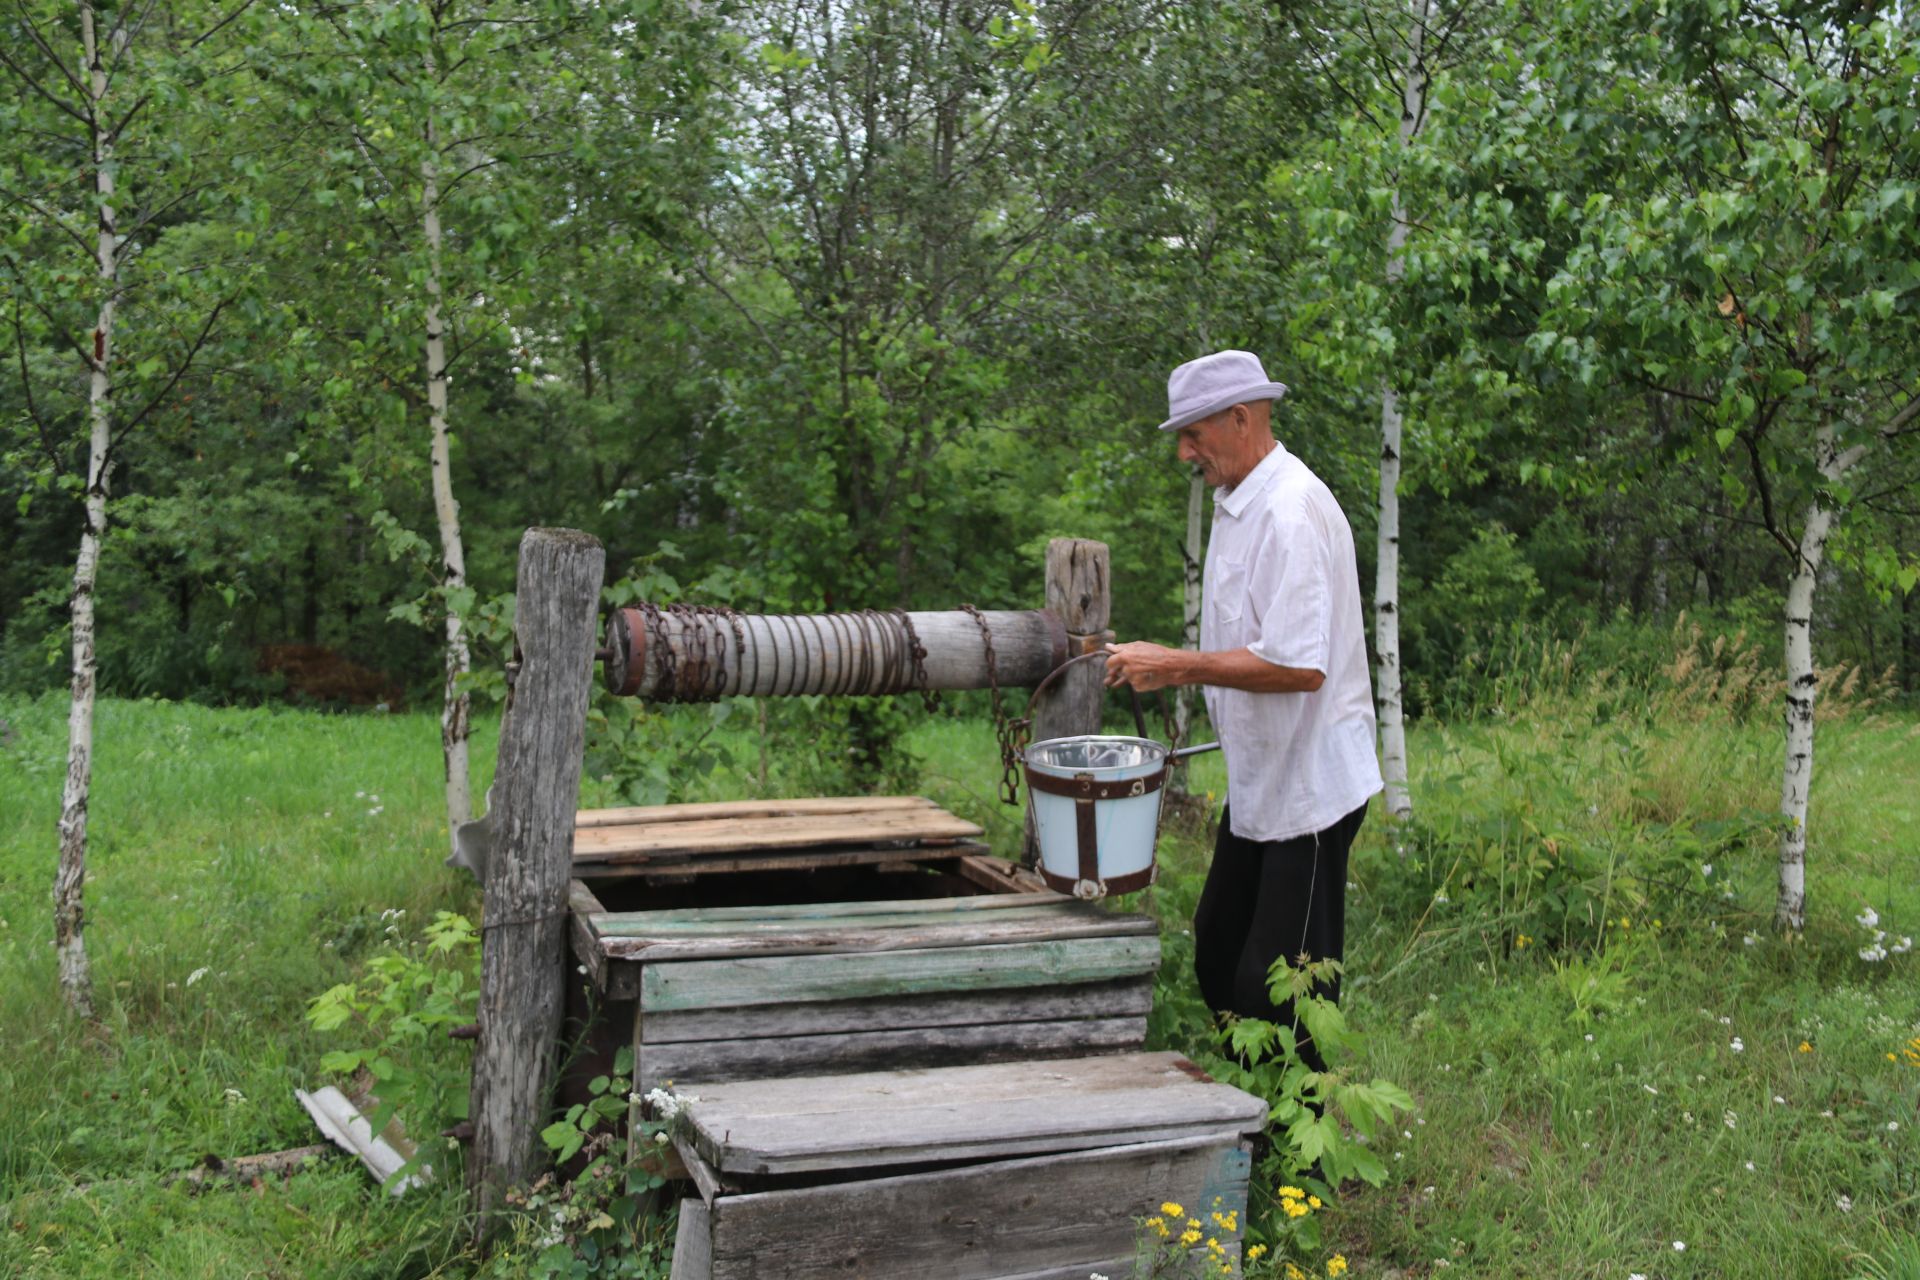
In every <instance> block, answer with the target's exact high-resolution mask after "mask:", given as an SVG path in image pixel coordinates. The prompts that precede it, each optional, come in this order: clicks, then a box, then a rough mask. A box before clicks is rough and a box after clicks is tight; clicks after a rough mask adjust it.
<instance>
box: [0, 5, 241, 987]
mask: <svg viewBox="0 0 1920 1280" xmlns="http://www.w3.org/2000/svg"><path fill="white" fill-rule="evenodd" d="M241 12H242V11H235V12H230V13H229V14H227V15H225V16H224V18H219V17H207V16H206V15H202V14H197V13H194V12H192V11H191V10H180V9H170V10H168V11H166V12H164V13H163V12H157V11H156V8H155V6H153V5H151V4H148V5H142V4H137V3H129V4H125V5H121V6H118V7H109V6H98V5H94V4H91V3H86V2H85V0H82V2H81V3H79V4H77V5H74V6H66V5H53V4H40V5H34V6H26V5H22V6H20V7H19V9H18V10H17V11H16V13H15V14H14V15H13V17H12V19H11V21H9V22H8V23H6V24H5V27H4V34H3V36H0V72H3V73H4V78H5V79H6V80H8V81H10V82H11V84H12V86H13V87H14V89H15V90H16V91H17V95H18V96H17V97H16V98H15V100H14V101H13V103H12V104H11V105H10V106H9V107H8V108H5V109H4V114H3V115H0V125H4V126H6V127H4V128H0V134H4V136H5V137H6V138H7V140H8V141H7V146H6V151H5V154H4V155H3V156H0V200H4V201H5V202H6V204H7V205H9V206H10V207H11V208H12V210H13V211H14V213H15V214H16V216H18V217H19V218H20V222H19V224H18V227H19V231H18V233H17V234H16V235H15V236H14V237H12V238H10V239H9V240H8V241H6V242H5V243H4V246H3V247H0V259H4V262H5V266H6V269H7V280H6V283H7V298H6V303H7V306H6V311H7V321H8V323H9V324H10V327H11V330H12V333H11V337H12V338H13V343H12V346H13V347H14V354H15V356H16V365H17V370H18V376H19V379H20V385H21V393H22V396H23V398H24V401H25V403H26V406H27V409H28V413H29V415H30V417H31V418H32V419H33V422H34V426H35V430H36V432H37V434H38V438H39V441H40V444H41V448H42V454H43V459H44V463H45V465H46V468H47V471H48V474H49V475H51V476H62V477H63V478H65V479H66V480H67V481H68V483H67V484H66V485H65V486H64V487H65V488H67V490H68V491H69V492H74V493H75V496H76V497H77V498H78V499H79V512H78V514H79V520H78V522H77V523H78V531H79V550H78V553H77V554H76V555H75V557H74V567H73V577H72V587H71V591H70V593H69V597H68V612H69V619H70V629H71V660H70V673H71V683H70V706H69V714H68V723H67V770H66V777H65V782H64V785H63V787H62V792H61V803H60V819H59V859H58V865H57V871H56V873H55V877H54V894H53V897H54V914H53V942H54V947H55V951H56V953H57V956H58V961H59V980H60V987H61V991H62V993H63V994H64V995H65V997H66V1000H67V1003H68V1006H69V1007H70V1008H71V1009H72V1010H73V1011H74V1012H75V1013H76V1014H78V1015H80V1016H82V1017H91V1016H92V1014H93V990H92V987H93V984H92V975H91V966H90V964H89V962H88V959H87V950H86V937H85V929H86V909H85V886H86V881H87V876H88V872H87V832H88V810H89V802H90V798H91V794H92V785H93V750H94V709H95V703H96V694H97V690H98V683H99V664H98V659H97V645H96V638H97V632H96V625H97V619H96V613H95V589H96V586H97V583H98V581H99V569H100V556H101V549H102V542H103V539H104V538H105V535H106V532H107V522H108V518H109V500H110V498H111V496H112V492H113V474H114V468H115V463H116V461H117V454H118V450H119V448H120V446H121V445H122V443H123V442H124V441H125V439H126V438H127V436H128V434H129V433H130V432H132V431H134V430H135V429H136V428H138V427H139V426H140V425H141V424H142V423H143V422H145V421H146V420H147V419H148V418H150V417H151V416H153V415H154V414H155V412H156V411H164V409H165V407H166V405H167V402H168V399H169V397H170V396H171V395H172V394H173V393H174V392H175V390H176V388H178V386H179V385H180V383H181V381H182V379H183V378H185V377H186V376H187V374H188V372H189V370H190V368H191V367H192V365H193V363H194V359H195V357H196V355H198V353H199V352H200V350H201V349H202V347H203V346H204V345H205V344H206V343H207V342H208V340H209V338H210V336H211V335H212V333H213V331H214V328H215V326H216V324H217V322H218V320H219V317H220V314H221V311H222V310H223V309H224V308H225V307H226V305H227V303H228V302H229V301H231V299H232V296H233V294H232V293H231V292H228V293H226V294H225V296H222V295H221V291H222V290H223V289H228V288H231V287H234V278H233V275H232V273H231V271H230V270H229V264H227V263H224V262H222V261H221V260H220V257H219V253H220V246H219V245H218V244H217V243H216V241H217V240H218V237H216V236H208V235H206V234H205V233H204V231H199V232H196V230H195V229H193V228H192V227H191V226H190V225H187V226H183V224H186V223H187V221H188V220H187V215H189V214H190V213H192V212H193V211H194V210H195V208H196V201H197V200H200V198H201V197H202V196H203V195H204V194H205V192H206V190H207V188H208V186H209V185H210V182H211V179H210V178H209V177H208V174H207V170H208V169H209V168H211V167H214V166H215V165H217V158H216V155H215V154H214V148H212V147H208V148H207V149H206V150H204V151H198V144H199V143H201V142H203V141H204V139H203V138H196V137H193V136H192V134H191V129H190V125H189V122H190V121H192V120H194V119H196V118H200V119H204V115H203V113H204V111H205V109H206V108H207V106H208V105H209V103H210V102H211V100H212V98H213V97H214V95H216V94H219V93H224V92H231V82H232V78H233V76H232V72H233V68H232V67H231V66H226V65H223V64H222V62H221V54H223V53H224V52H225V50H222V49H220V48H218V47H207V42H208V41H209V40H211V39H213V38H214V37H215V36H217V35H219V34H221V32H222V31H223V30H225V31H227V32H228V33H229V34H231V33H232V32H233V31H235V30H237V28H234V27H232V26H231V24H232V23H233V21H234V19H236V18H238V17H239V16H240V13H241ZM195 18H202V19H204V26H203V27H202V28H201V29H200V30H197V31H196V30H193V29H191V27H190V26H188V25H186V24H189V23H190V22H191V21H192V20H194V19H195ZM189 55H191V56H189ZM183 142H186V144H187V145H185V146H183V145H182V143H183ZM196 151H198V165H196V162H195V159H194V158H193V157H194V156H195V154H196ZM209 162H212V163H211V164H210V163H209ZM222 176H223V177H224V176H225V175H222ZM169 228H171V229H172V232H171V234H172V238H173V239H174V240H179V241H186V242H190V243H194V244H195V248H194V249H190V250H188V251H187V253H186V255H185V256H184V257H180V256H174V257H172V258H171V259H169V255H168V254H167V253H166V251H164V250H162V249H160V248H158V247H157V246H158V245H159V242H160V241H161V240H162V238H163V235H165V234H167V231H168V229H169ZM241 234H242V236H243V237H244V236H245V235H247V234H250V233H245V232H243V233H241ZM170 247H171V246H170ZM227 247H232V246H231V245H228V246H227ZM196 250H197V251H198V252H196ZM202 253H204V254H205V255H206V256H204V257H203V256H201V255H202ZM149 266H150V267H151V269H143V268H147V267H149ZM136 290H138V292H139V294H140V298H139V304H138V307H137V310H136V311H135V312H134V315H135V316H136V318H137V320H138V327H137V329H136V335H137V338H138V351H137V355H136V356H131V357H130V355H129V353H128V351H127V349H126V348H127V346H129V345H131V344H129V343H128V342H127V341H126V339H124V338H123V337H122V334H121V328H122V325H123V320H124V316H123V308H125V306H126V304H127V302H128V299H129V297H130V295H132V294H134V293H135V291H136ZM42 345H45V346H47V347H51V348H54V349H55V350H58V351H61V352H64V353H65V354H66V355H68V356H69V357H71V359H72V360H73V361H74V363H75V364H77V365H78V366H79V368H80V369H81V370H82V371H84V374H85V392H84V400H83V402H80V403H76V402H75V401H76V399H77V398H76V397H75V396H74V395H73V392H72V384H71V383H68V382H65V381H64V380H62V379H59V378H42V377H41V376H40V374H39V372H38V371H37V368H36V362H35V361H34V360H33V359H31V358H30V355H29V352H30V349H32V348H34V347H38V346H42ZM36 383H39V384H40V385H39V386H38V387H36ZM123 401H124V402H125V404H126V407H125V408H122V407H120V406H121V403H122V402H123ZM82 425H83V428H84V439H85V442H86V443H85V451H84V462H83V463H80V464H79V466H78V467H77V468H76V466H75V459H74V457H73V454H74V452H75V450H73V449H71V448H70V447H69V440H70V438H71V436H73V435H78V434H81V432H80V428H81V426H82ZM76 472H77V474H76ZM76 491H77V492H76Z"/></svg>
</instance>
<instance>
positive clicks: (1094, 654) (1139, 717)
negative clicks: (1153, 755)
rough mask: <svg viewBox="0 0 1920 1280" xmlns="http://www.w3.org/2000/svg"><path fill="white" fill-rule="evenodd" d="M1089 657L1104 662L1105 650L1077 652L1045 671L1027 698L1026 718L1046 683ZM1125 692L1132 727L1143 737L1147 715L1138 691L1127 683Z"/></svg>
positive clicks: (1031, 712) (1029, 715)
mask: <svg viewBox="0 0 1920 1280" xmlns="http://www.w3.org/2000/svg"><path fill="white" fill-rule="evenodd" d="M1091 658H1098V659H1100V661H1102V662H1105V661H1106V660H1107V651H1106V650H1105V649H1094V650H1092V651H1091V652H1088V653H1083V654H1079V655H1078V656H1076V657H1072V658H1068V659H1067V660H1066V661H1065V662H1063V663H1061V664H1060V665H1059V666H1057V667H1055V668H1054V669H1053V670H1051V671H1049V672H1047V676H1046V679H1044V680H1042V681H1041V682H1040V683H1039V684H1037V685H1035V686H1034V687H1033V696H1032V697H1030V698H1028V699H1027V718H1028V719H1032V718H1033V708H1034V706H1035V704H1037V703H1038V702H1039V701H1040V695H1041V693H1043V692H1044V691H1045V690H1046V687H1047V686H1048V685H1050V684H1052V683H1053V681H1054V678H1055V677H1056V676H1058V675H1059V674H1060V673H1061V672H1062V671H1065V670H1066V669H1067V668H1068V667H1070V666H1072V665H1073V664H1074V663H1076V662H1086V661H1087V660H1089V659H1091ZM1127 692H1128V693H1129V694H1131V695H1133V727H1134V729H1135V730H1136V731H1137V732H1138V735H1139V736H1140V737H1142V738H1145V737H1147V717H1146V714H1145V713H1144V712H1143V711H1141V709H1140V691H1139V690H1138V689H1136V688H1134V687H1133V686H1132V685H1128V686H1127Z"/></svg>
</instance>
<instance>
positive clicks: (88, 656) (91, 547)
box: [53, 4, 124, 1018]
mask: <svg viewBox="0 0 1920 1280" xmlns="http://www.w3.org/2000/svg"><path fill="white" fill-rule="evenodd" d="M80 34H81V40H82V42H83V45H84V48H85V53H86V58H87V126H88V132H89V134H90V135H91V142H92V155H91V157H90V160H91V163H92V165H93V189H94V194H95V196H96V197H97V198H98V201H99V216H98V222H97V225H96V230H95V241H94V270H95V273H96V277H95V278H96V279H97V280H98V281H99V284H100V311H99V315H98V317H97V319H96V321H95V323H94V328H93V360H92V368H91V370H90V374H89V378H88V384H87V425H88V441H87V491H86V523H85V524H84V525H83V526H82V528H81V531H80V554H79V555H78V556H77V557H76V558H75V560H74V565H73V597H72V600H71V609H72V618H73V690H72V702H71V705H70V707H69V710H68V715H67V781H66V786H65V787H64V788H63V789H62V792H61V796H60V864H59V869H58V870H57V871H56V872H55V873H54V881H53V944H54V949H55V951H56V952H57V953H58V955H59V964H60V991H61V994H62V995H64V996H65V997H66V1000H67V1005H68V1007H70V1008H71V1009H72V1010H73V1011H74V1012H75V1013H77V1014H79V1015H80V1016H81V1017H83V1018H91V1017H92V1016H93V973H92V967H91V966H90V965H89V964H88V962H87V945H86V938H85V928H86V907H85V892H86V881H87V802H88V797H89V794H90V792H91V791H92V789H93V705H94V694H95V690H96V687H97V684H98V672H99V668H98V664H97V662H96V660H95V652H94V620H93V590H94V583H95V582H96V580H97V579H98V576H99V567H100V541H101V539H102V538H103V537H104V536H105V534H106V531H107V493H108V490H109V486H110V484H111V481H112V473H113V457H112V447H113V436H112V431H111V427H112V419H111V416H110V410H111V400H112V396H113V307H114V300H115V295H116V294H117V293H118V291H119V285H120V240H119V236H118V234H117V233H116V232H115V230H114V221H113V140H112V138H111V136H110V135H109V134H108V132H107V128H106V123H105V121H106V105H105V104H106V97H107V85H108V79H107V68H106V63H105V61H104V59H103V58H102V56H101V54H102V50H101V48H100V43H99V40H98V37H97V35H96V33H95V31H94V15H93V6H91V5H84V4H83V5H82V6H81V7H80ZM123 45H124V41H123V40H120V39H116V41H115V51H116V52H118V51H119V49H120V48H121V47H123Z"/></svg>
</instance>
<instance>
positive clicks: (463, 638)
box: [420, 55, 473, 853]
mask: <svg viewBox="0 0 1920 1280" xmlns="http://www.w3.org/2000/svg"><path fill="white" fill-rule="evenodd" d="M433 74H434V65H433V58H432V56H431V55H429V56H428V59H427V75H428V78H429V80H431V79H432V78H433ZM426 142H427V150H426V155H425V157H424V158H423V159H422V160H421V161H420V186H421V195H420V203H421V212H422V215H423V218H424V223H425V234H426V241H427V281H426V288H427V415H428V425H429V429H430V430H431V432H432V436H433V444H432V457H433V510H434V515H435V516H436V517H437V519H438V521H439V525H440V559H441V572H442V585H443V587H444V588H445V589H446V592H447V595H446V614H447V653H446V683H445V688H444V691H443V693H444V697H443V700H442V704H441V711H440V746H441V750H442V752H443V753H444V755H445V757H446V767H447V837H448V844H449V847H450V848H451V847H454V846H453V836H454V833H455V832H456V831H458V830H459V829H460V824H461V823H463V822H468V821H470V820H471V819H472V818H473V791H472V782H471V779H470V777H469V774H468V767H467V739H468V738H469V736H471V733H472V725H471V722H470V720H469V712H470V707H469V701H470V700H469V698H468V695H467V693H466V691H465V690H464V689H462V688H461V687H460V679H461V677H462V676H464V675H466V673H467V668H468V666H469V665H470V655H469V652H468V649H467V635H466V620H465V619H464V618H463V617H462V616H461V615H460V611H459V609H458V608H456V607H455V606H454V603H453V593H454V592H455V591H456V590H457V589H458V588H460V587H463V586H465V585H466V581H467V557H466V551H465V549H464V547H463V546H462V544H461V541H460V507H459V504H458V503H456V502H455V501H454V498H453V471H452V466H451V463H450V455H449V451H448V447H447V343H446V332H445V330H444V328H443V327H442V323H441V315H440V306H441V296H442V295H441V287H440V184H439V171H438V167H437V155H436V150H435V148H436V146H437V145H438V144H437V136H436V131H435V129H434V123H433V117H432V115H431V113H429V115H428V117H427V121H426ZM455 852H456V853H457V852H458V850H457V848H455Z"/></svg>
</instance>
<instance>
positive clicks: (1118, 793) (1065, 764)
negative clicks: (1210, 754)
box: [1020, 652, 1220, 898]
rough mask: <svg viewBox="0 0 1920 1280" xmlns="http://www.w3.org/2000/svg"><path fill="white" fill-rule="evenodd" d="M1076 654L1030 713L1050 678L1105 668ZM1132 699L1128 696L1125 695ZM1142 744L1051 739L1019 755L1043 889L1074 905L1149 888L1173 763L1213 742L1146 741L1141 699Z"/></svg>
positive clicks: (1136, 717)
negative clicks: (1076, 667)
mask: <svg viewBox="0 0 1920 1280" xmlns="http://www.w3.org/2000/svg"><path fill="white" fill-rule="evenodd" d="M1105 657H1106V654H1104V653H1101V652H1094V653H1085V654H1081V655H1080V656H1079V657H1077V658H1071V659H1068V660H1067V661H1066V662H1063V663H1061V664H1060V665H1059V666H1058V667H1055V668H1054V669H1053V670H1052V671H1051V672H1050V673H1048V675H1047V678H1046V679H1045V680H1042V681H1041V682H1040V684H1039V687H1038V688H1036V689H1035V690H1034V691H1033V697H1032V699H1031V700H1029V702H1028V703H1027V713H1028V715H1029V716H1031V715H1032V713H1033V704H1034V703H1035V702H1038V701H1039V699H1040V694H1041V691H1042V690H1044V689H1045V688H1046V687H1047V686H1048V685H1049V684H1051V683H1052V682H1053V679H1054V677H1055V676H1057V675H1059V674H1060V673H1061V672H1062V671H1065V670H1066V669H1067V668H1068V667H1070V666H1072V665H1073V664H1074V663H1076V662H1086V661H1089V660H1094V659H1102V660H1104V659H1105ZM1128 692H1129V693H1132V692H1133V691H1132V690H1128ZM1133 723H1134V726H1135V727H1136V728H1137V729H1138V730H1139V736H1138V737H1133V738H1128V737H1122V736H1119V735H1115V734H1104V733H1095V734H1083V735H1080V736H1078V737H1071V738H1048V739H1045V740H1044V741H1041V742H1035V743H1032V744H1030V745H1028V746H1027V747H1026V748H1025V749H1024V750H1022V751H1021V753H1020V758H1021V761H1022V763H1023V764H1024V765H1025V771H1026V779H1027V796H1028V800H1029V803H1030V804H1031V805H1032V812H1033V832H1034V841H1035V843H1036V844H1038V845H1039V851H1040V868H1039V870H1040V876H1041V878H1042V879H1044V880H1045V881H1046V882H1047V885H1048V887H1050V888H1053V889H1057V890H1058V891H1060V892H1061V893H1070V894H1072V895H1073V896H1074V897H1076V898H1104V897H1106V896H1107V895H1108V894H1110V893H1132V892H1134V891H1135V890H1137V889H1144V888H1146V887H1147V886H1148V885H1150V884H1152V883H1153V880H1154V875H1155V872H1156V866H1155V863H1154V860H1153V850H1154V845H1155V844H1156V843H1157V842H1158V840H1159V836H1160V800H1161V789H1162V788H1163V787H1165V785H1166V782H1167V766H1168V764H1169V763H1170V762H1172V761H1174V760H1180V759H1184V758H1185V757H1187V756H1193V755H1199V754H1200V753H1201V752H1204V751H1217V750H1219V747H1220V744H1219V743H1217V742H1209V743H1205V744H1203V745H1201V746H1197V747H1183V748H1181V749H1180V750H1178V751H1173V750H1170V749H1169V748H1168V747H1166V746H1165V745H1164V744H1162V743H1159V742H1155V741H1154V740H1153V739H1152V738H1149V737H1148V736H1147V730H1146V719H1145V717H1144V716H1142V715H1141V713H1140V695H1139V694H1137V693H1135V694H1133Z"/></svg>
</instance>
